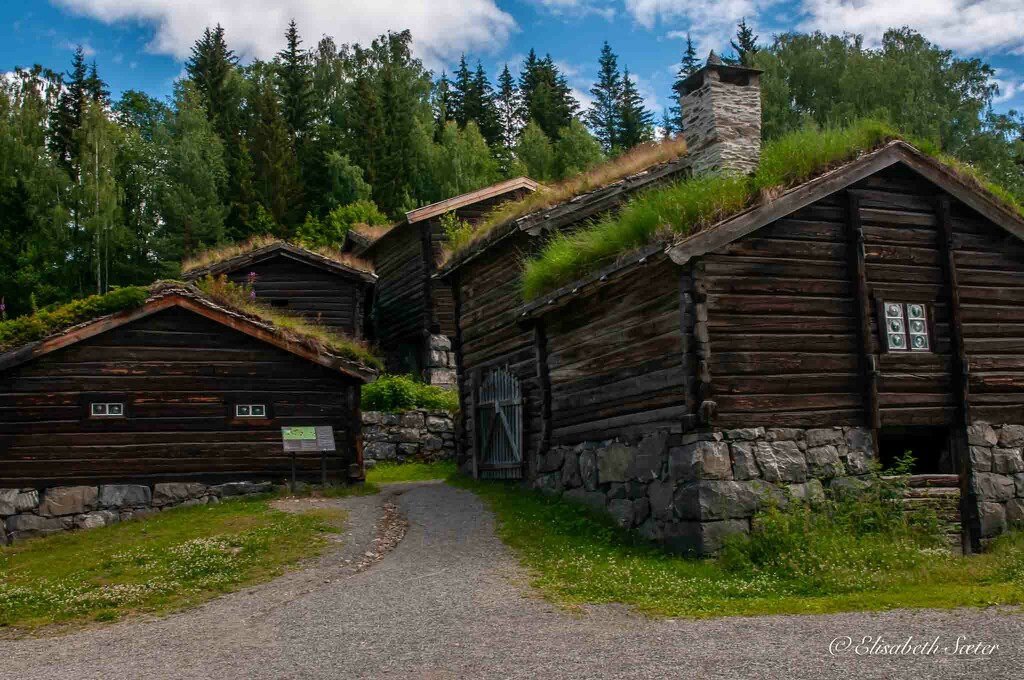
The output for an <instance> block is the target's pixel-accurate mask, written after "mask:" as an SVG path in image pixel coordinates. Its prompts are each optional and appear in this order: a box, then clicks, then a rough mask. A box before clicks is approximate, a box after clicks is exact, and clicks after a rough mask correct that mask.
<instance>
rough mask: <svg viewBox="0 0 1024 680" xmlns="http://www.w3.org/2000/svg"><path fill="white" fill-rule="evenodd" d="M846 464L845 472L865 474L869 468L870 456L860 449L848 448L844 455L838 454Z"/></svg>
mask: <svg viewBox="0 0 1024 680" xmlns="http://www.w3.org/2000/svg"><path fill="white" fill-rule="evenodd" d="M840 458H842V459H843V464H844V465H846V474H849V475H866V474H867V473H868V472H869V471H870V470H871V465H870V462H869V461H870V456H869V454H868V452H866V451H863V450H861V449H849V450H848V451H847V452H846V455H845V456H842V455H840Z"/></svg>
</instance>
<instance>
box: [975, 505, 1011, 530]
mask: <svg viewBox="0 0 1024 680" xmlns="http://www.w3.org/2000/svg"><path fill="white" fill-rule="evenodd" d="M978 520H979V523H980V525H981V535H982V537H983V538H988V537H991V536H996V535H998V534H1001V533H1003V532H1004V531H1006V508H1004V507H1003V504H1002V503H978Z"/></svg>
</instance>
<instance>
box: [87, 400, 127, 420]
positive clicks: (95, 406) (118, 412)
mask: <svg viewBox="0 0 1024 680" xmlns="http://www.w3.org/2000/svg"><path fill="white" fill-rule="evenodd" d="M89 415H91V416H93V417H94V418H124V404H122V403H119V402H98V401H94V402H93V403H92V404H91V405H90V407H89Z"/></svg>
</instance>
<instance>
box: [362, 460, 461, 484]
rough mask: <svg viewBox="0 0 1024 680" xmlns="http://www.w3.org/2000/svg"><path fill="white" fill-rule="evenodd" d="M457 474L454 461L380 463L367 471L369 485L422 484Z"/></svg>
mask: <svg viewBox="0 0 1024 680" xmlns="http://www.w3.org/2000/svg"><path fill="white" fill-rule="evenodd" d="M456 472H457V469H456V465H455V463H454V462H452V461H440V462H437V463H416V462H410V463H378V464H377V465H375V466H374V467H372V468H370V469H369V470H367V471H366V482H367V484H389V483H391V482H422V481H426V480H430V479H448V478H450V477H452V476H454V475H455V473H456Z"/></svg>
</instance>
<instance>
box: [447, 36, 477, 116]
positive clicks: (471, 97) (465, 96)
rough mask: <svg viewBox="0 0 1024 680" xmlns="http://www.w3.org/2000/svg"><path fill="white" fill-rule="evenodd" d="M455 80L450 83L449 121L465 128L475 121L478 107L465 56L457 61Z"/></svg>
mask: <svg viewBox="0 0 1024 680" xmlns="http://www.w3.org/2000/svg"><path fill="white" fill-rule="evenodd" d="M454 75H455V79H454V80H453V81H452V96H451V102H452V104H451V109H452V113H451V119H452V120H454V121H455V122H456V123H458V124H459V127H466V123H467V122H469V121H470V120H475V115H476V114H477V112H478V110H479V107H478V105H477V102H476V93H475V92H474V90H473V73H472V71H470V70H469V64H467V63H466V55H465V54H463V55H462V57H461V58H460V59H459V68H458V69H456V71H455V74H454Z"/></svg>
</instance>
